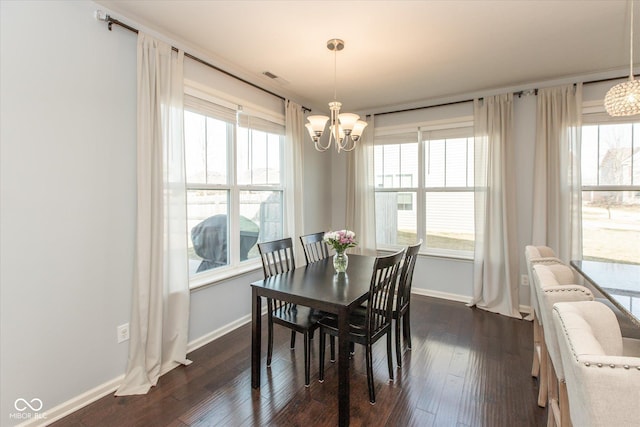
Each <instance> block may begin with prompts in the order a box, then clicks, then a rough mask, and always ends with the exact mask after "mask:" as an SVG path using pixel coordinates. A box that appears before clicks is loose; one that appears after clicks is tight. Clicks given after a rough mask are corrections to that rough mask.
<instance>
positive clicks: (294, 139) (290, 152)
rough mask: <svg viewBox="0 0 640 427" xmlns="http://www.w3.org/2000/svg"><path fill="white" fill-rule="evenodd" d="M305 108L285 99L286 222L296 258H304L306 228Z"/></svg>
mask: <svg viewBox="0 0 640 427" xmlns="http://www.w3.org/2000/svg"><path fill="white" fill-rule="evenodd" d="M305 131H306V129H305V127H304V111H302V107H301V106H300V105H298V104H296V103H295V102H292V101H290V100H287V101H285V149H284V153H285V162H284V164H285V166H284V167H285V181H286V182H285V188H286V190H285V192H286V194H285V200H286V203H285V206H286V212H285V222H286V229H287V235H289V236H291V238H292V239H293V242H294V246H295V255H294V256H295V258H296V259H298V260H301V259H302V260H303V259H304V256H303V252H302V246H301V244H300V239H298V238H297V236H300V235H301V234H302V233H303V232H304V216H303V213H304V209H303V206H304V193H303V183H304V176H303V170H304V169H303V160H304V159H303V155H302V151H303V146H302V144H303V143H304V135H305Z"/></svg>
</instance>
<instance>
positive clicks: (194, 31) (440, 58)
mask: <svg viewBox="0 0 640 427" xmlns="http://www.w3.org/2000/svg"><path fill="white" fill-rule="evenodd" d="M98 3H99V4H101V5H104V7H105V8H107V9H110V11H111V15H112V16H113V17H114V18H116V19H119V20H121V21H123V22H127V23H132V22H134V23H138V24H139V25H143V26H145V27H148V28H149V29H150V30H154V31H157V32H159V33H161V34H163V35H164V36H166V37H168V38H170V39H171V40H173V41H175V42H176V43H177V45H178V46H181V47H184V48H186V50H187V52H188V53H193V54H195V55H196V56H201V57H203V59H207V60H209V61H210V62H213V63H215V64H216V65H218V66H220V67H221V68H224V69H227V70H229V71H231V72H234V73H235V74H237V75H240V76H241V77H243V78H246V79H247V80H250V81H253V82H254V83H256V84H258V85H260V86H262V87H265V88H267V89H269V90H273V91H274V92H276V93H279V94H281V95H283V96H287V97H291V98H292V99H294V100H296V101H298V102H300V103H302V104H303V105H308V106H312V107H313V106H320V107H321V108H323V109H328V108H327V107H326V105H327V103H328V102H330V101H332V100H333V92H334V59H335V61H336V63H335V66H336V70H337V80H336V81H337V85H336V88H337V98H338V100H339V101H341V102H342V103H343V111H365V112H379V111H385V109H386V110H388V109H389V108H391V107H397V106H407V105H411V104H412V103H417V102H421V103H422V104H424V103H425V102H428V101H433V100H439V99H451V98H455V97H461V96H465V95H466V96H467V97H468V94H473V93H476V94H478V93H479V94H482V93H483V92H489V91H492V90H496V89H499V88H509V87H518V86H526V85H527V84H529V85H531V84H533V83H539V82H544V81H549V80H557V79H562V78H567V77H571V76H577V75H588V74H593V75H598V73H600V74H602V73H609V74H611V72H613V71H616V73H614V74H615V75H625V74H626V73H628V71H627V70H628V67H629V10H628V3H627V1H625V0H604V1H583V0H582V1H575V0H555V1H553V0H544V1H533V0H532V1H513V0H512V1H506V0H501V1H479V0H478V1H453V0H452V1H304V0H300V1H275V0H273V1H272V0H263V1H257V0H256V1H189V0H184V1H170V0H165V1H152V0H137V1H113V0H102V1H98ZM636 12H638V13H636V17H637V16H640V12H639V11H638V10H637V8H636ZM332 38H341V39H343V40H344V41H345V48H344V50H342V51H341V52H338V53H337V54H335V55H336V56H335V58H334V53H333V52H332V51H329V50H328V49H327V47H326V43H327V40H329V39H332ZM190 49H191V50H190ZM225 67H226V68H225ZM265 71H269V72H271V73H273V74H275V75H277V76H278V78H277V79H276V80H271V79H269V78H267V77H265V76H264V75H263V74H262V73H263V72H265Z"/></svg>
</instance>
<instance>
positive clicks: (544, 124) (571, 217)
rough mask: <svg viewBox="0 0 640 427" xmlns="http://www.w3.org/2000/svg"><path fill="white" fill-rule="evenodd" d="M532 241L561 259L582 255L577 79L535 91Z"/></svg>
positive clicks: (580, 96)
mask: <svg viewBox="0 0 640 427" xmlns="http://www.w3.org/2000/svg"><path fill="white" fill-rule="evenodd" d="M537 108H538V111H537V125H536V147H535V158H534V175H533V179H534V181H533V225H532V230H531V235H532V239H531V241H532V244H533V245H536V246H538V245H545V246H549V247H551V248H553V250H554V251H555V252H556V255H557V256H558V257H559V258H560V259H562V260H563V261H565V262H569V261H570V260H572V259H579V258H581V257H582V228H581V227H582V225H581V222H582V194H581V189H580V186H581V184H580V136H581V120H582V83H579V84H577V85H566V86H561V87H555V88H547V89H540V90H539V91H538V107H537Z"/></svg>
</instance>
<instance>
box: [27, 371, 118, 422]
mask: <svg viewBox="0 0 640 427" xmlns="http://www.w3.org/2000/svg"><path fill="white" fill-rule="evenodd" d="M123 379H124V375H120V376H119V377H117V378H114V379H112V380H111V381H107V382H106V383H104V384H101V385H99V386H97V387H94V388H92V389H91V390H89V391H87V392H85V393H82V394H81V395H79V396H76V397H74V398H73V399H70V400H67V401H66V402H64V403H62V404H60V405H58V406H55V407H53V408H51V409H49V410H48V411H45V412H44V413H42V414H38V418H37V419H31V420H27V421H25V422H23V423H20V424H18V425H17V426H16V427H34V426H47V425H49V424H51V423H53V422H54V421H58V420H59V419H61V418H64V417H66V416H67V415H69V414H71V413H73V412H75V411H77V410H78V409H80V408H83V407H85V406H87V405H88V404H90V403H93V402H95V401H96V400H98V399H101V398H103V397H104V396H106V395H108V394H111V393H113V392H115V391H116V390H117V389H118V386H119V385H120V384H121V383H122V380H123ZM41 417H46V418H41Z"/></svg>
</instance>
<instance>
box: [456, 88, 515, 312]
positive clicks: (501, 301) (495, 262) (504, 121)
mask: <svg viewBox="0 0 640 427" xmlns="http://www.w3.org/2000/svg"><path fill="white" fill-rule="evenodd" d="M473 106H474V131H475V135H474V138H475V144H474V145H475V164H474V167H475V176H474V178H475V187H476V190H475V228H476V235H475V239H476V240H475V255H474V271H473V273H474V277H473V298H472V301H471V303H470V304H469V305H475V306H477V307H478V308H482V309H485V310H488V311H491V312H494V313H500V314H503V315H505V316H510V317H516V318H519V319H520V318H522V316H521V315H520V312H519V310H518V254H519V251H518V248H517V241H516V227H515V220H516V206H515V196H516V195H515V178H516V176H515V172H514V160H515V158H514V141H513V95H512V94H506V95H496V96H491V97H487V98H484V100H478V99H476V100H474V105H473Z"/></svg>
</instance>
